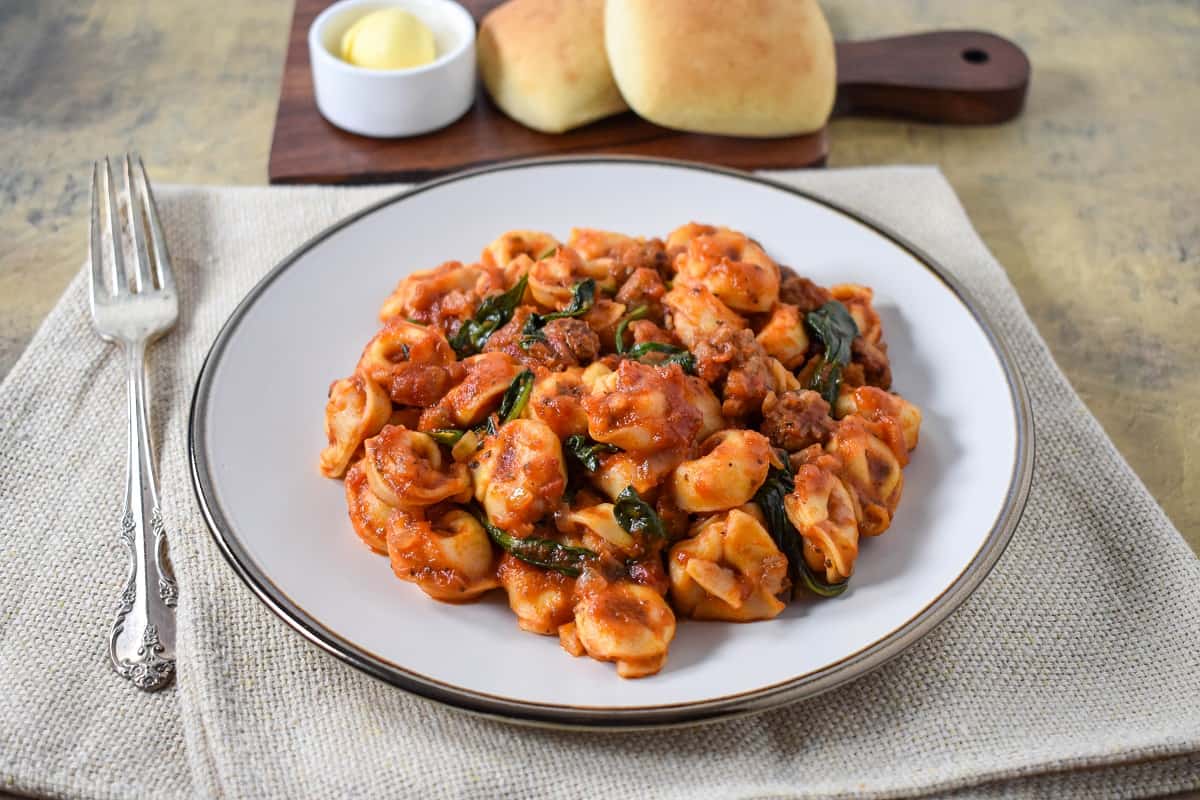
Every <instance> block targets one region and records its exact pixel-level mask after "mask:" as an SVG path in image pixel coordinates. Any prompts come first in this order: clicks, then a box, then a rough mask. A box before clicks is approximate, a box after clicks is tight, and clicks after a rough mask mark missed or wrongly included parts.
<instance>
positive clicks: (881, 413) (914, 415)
mask: <svg viewBox="0 0 1200 800" xmlns="http://www.w3.org/2000/svg"><path fill="white" fill-rule="evenodd" d="M849 414H857V415H858V416H860V417H862V418H863V419H865V420H867V421H868V422H871V423H876V424H879V425H890V424H894V425H896V426H897V427H898V428H899V431H900V437H899V438H900V440H901V441H902V442H903V447H899V446H896V445H895V444H894V443H895V441H896V437H895V436H893V435H889V434H888V433H887V432H885V429H880V430H876V432H875V435H876V436H879V438H881V439H883V440H884V441H885V442H887V443H888V445H889V446H891V447H892V449H893V452H895V453H896V458H898V459H899V460H900V464H901V466H903V465H905V464H907V463H908V451H910V450H912V449H913V448H915V447H916V446H917V441H918V439H919V438H920V430H921V409H919V408H917V407H916V406H914V405H913V404H912V403H910V402H908V401H907V400H905V399H904V398H903V397H900V396H899V395H895V394H891V393H890V392H885V391H883V390H882V389H878V388H876V387H874V386H859V387H857V388H855V389H847V388H846V387H843V391H842V392H841V393H840V394H839V395H838V402H837V415H838V416H839V417H844V416H847V415H849Z"/></svg>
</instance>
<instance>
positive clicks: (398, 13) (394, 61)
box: [341, 8, 437, 69]
mask: <svg viewBox="0 0 1200 800" xmlns="http://www.w3.org/2000/svg"><path fill="white" fill-rule="evenodd" d="M341 56H342V59H343V60H345V61H348V62H350V63H351V64H353V65H355V66H356V67H366V68H367V69H409V68H411V67H419V66H421V65H422V64H428V63H429V62H431V61H433V60H434V59H435V58H436V57H437V52H436V50H435V48H434V44H433V33H432V32H431V31H430V30H429V28H428V27H426V26H425V24H424V23H423V22H421V20H419V19H417V18H416V17H415V16H413V15H412V14H410V13H409V12H407V11H405V10H403V9H400V8H382V9H379V10H378V11H372V12H371V13H369V14H367V15H365V16H364V17H362V18H361V19H359V20H358V21H356V22H355V23H354V24H353V25H351V26H350V28H349V30H347V31H346V32H345V33H344V34H343V35H342V52H341Z"/></svg>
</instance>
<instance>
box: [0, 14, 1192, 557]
mask: <svg viewBox="0 0 1200 800" xmlns="http://www.w3.org/2000/svg"><path fill="white" fill-rule="evenodd" d="M824 5H825V7H826V9H827V12H828V14H829V16H830V20H831V23H832V25H833V27H834V29H835V31H836V32H837V34H838V35H839V37H840V38H855V37H859V38H862V37H869V36H876V35H886V34H891V33H907V32H913V31H920V30H929V29H935V28H949V27H971V28H982V29H988V30H992V31H995V32H997V33H1000V34H1003V35H1005V36H1008V37H1010V38H1012V39H1014V40H1016V41H1017V42H1018V43H1020V44H1021V45H1022V46H1023V47H1024V48H1025V49H1026V50H1027V52H1028V53H1029V55H1030V57H1031V59H1032V61H1033V65H1034V78H1033V84H1032V87H1031V90H1030V96H1029V103H1028V107H1027V110H1026V112H1025V115H1024V116H1023V117H1021V118H1020V119H1019V120H1017V121H1016V122H1014V123H1012V124H1009V125H1005V126H1002V127H997V128H978V129H963V128H939V127H930V126H925V125H915V124H906V123H897V122H888V121H881V120H838V121H836V122H834V123H833V124H832V126H831V134H832V139H833V152H832V157H831V159H830V165H831V166H851V165H866V164H890V163H935V164H938V165H939V166H940V167H941V168H942V170H943V171H944V172H945V173H946V175H947V176H948V177H949V179H950V182H951V183H952V184H953V185H954V187H955V189H956V190H957V191H958V193H959V195H960V197H961V198H962V200H963V202H964V204H965V205H966V208H967V211H968V213H969V214H970V215H971V218H972V220H973V221H974V223H975V225H976V227H977V228H978V229H979V231H980V232H981V234H982V236H983V238H984V240H985V241H986V242H987V244H988V245H989V246H990V247H991V249H992V251H993V252H994V253H995V254H996V256H997V258H998V259H999V260H1000V262H1001V263H1003V264H1004V265H1005V266H1006V267H1007V269H1008V271H1009V275H1010V276H1011V278H1012V280H1013V282H1014V283H1015V284H1016V286H1017V289H1018V291H1019V292H1020V295H1021V297H1022V299H1023V301H1024V303H1025V305H1026V306H1027V307H1028V309H1029V311H1030V313H1031V314H1032V316H1033V318H1034V320H1035V322H1036V323H1037V324H1038V327H1039V328H1040V329H1041V332H1042V334H1043V335H1044V336H1045V338H1046V340H1047V341H1048V342H1049V344H1050V347H1051V349H1052V350H1053V352H1054V355H1055V356H1056V358H1057V359H1058V361H1059V362H1060V364H1062V366H1063V368H1064V369H1065V371H1066V372H1067V374H1068V376H1069V377H1070V379H1071V381H1072V382H1073V383H1074V385H1075V387H1076V388H1077V389H1078V390H1079V392H1080V393H1081V394H1082V396H1083V398H1084V400H1085V401H1086V402H1087V404H1088V405H1089V407H1090V408H1091V409H1092V410H1093V411H1094V412H1095V414H1096V415H1097V416H1098V417H1099V419H1100V421H1101V422H1102V423H1103V425H1104V427H1105V428H1106V429H1107V431H1108V432H1109V434H1110V435H1111V436H1112V438H1113V439H1114V440H1115V441H1116V443H1117V446H1118V447H1119V448H1120V450H1121V451H1122V452H1123V453H1124V454H1125V456H1126V458H1128V459H1129V461H1130V462H1131V463H1132V465H1133V467H1134V469H1135V470H1136V471H1137V472H1138V474H1140V475H1141V476H1142V478H1143V480H1145V482H1146V483H1147V484H1148V486H1149V487H1150V489H1151V491H1152V492H1153V493H1154V495H1155V496H1156V497H1157V498H1158V499H1159V501H1160V502H1161V503H1162V504H1163V506H1164V507H1165V508H1166V510H1167V512H1168V514H1170V516H1171V517H1172V518H1173V519H1174V521H1175V522H1176V524H1177V525H1178V526H1179V528H1180V529H1181V530H1182V531H1183V534H1184V536H1185V537H1186V538H1187V539H1188V541H1189V542H1190V543H1191V545H1192V547H1193V549H1197V550H1200V333H1197V330H1196V327H1195V326H1196V321H1197V319H1200V166H1198V164H1200V160H1198V159H1197V158H1196V156H1195V152H1194V150H1195V147H1194V140H1195V129H1196V128H1197V126H1198V123H1200V47H1197V45H1196V43H1197V41H1200V5H1197V4H1196V3H1195V2H1193V1H1192V0H1178V2H1168V1H1166V0H1162V1H1160V2H1153V1H1152V0H1151V1H1149V2H1142V3H1136V4H1134V3H1128V2H1125V0H1097V1H1096V2H1091V3H1080V2H1071V0H1056V1H1055V2H1047V3H1036V4H1034V3H995V2H982V1H981V0H971V1H970V2H964V0H924V1H921V0H903V1H900V0H897V2H891V3H877V2H871V1H870V0H826V2H825V4H824ZM290 16H291V4H290V3H289V2H287V0H279V1H278V2H265V1H264V2H254V3H243V2H240V0H203V1H201V0H177V2H172V3H152V2H149V1H148V0H137V1H136V2H115V1H112V2H95V0H71V1H70V2H68V0H42V1H41V2H36V3H35V2H33V0H12V1H11V2H5V3H3V4H0V53H3V54H4V55H3V57H2V58H0V374H3V373H4V372H6V371H7V370H8V368H9V367H10V366H11V365H12V363H13V362H14V361H15V360H16V358H17V357H18V356H19V354H20V352H21V350H22V349H23V348H24V346H25V344H26V343H27V341H28V340H29V337H30V336H31V335H32V333H33V331H34V329H35V328H36V326H37V325H38V323H39V322H40V321H41V319H42V317H43V316H44V315H45V314H46V312H47V311H48V310H49V309H50V307H51V306H52V305H53V303H54V301H55V300H56V298H57V297H58V295H59V293H60V292H61V291H62V289H63V288H64V286H65V285H66V283H67V281H68V280H69V279H70V277H71V276H72V275H73V274H74V273H75V271H76V270H77V269H78V267H79V265H80V263H81V262H82V259H83V258H84V255H85V251H86V248H85V236H86V224H87V210H88V180H89V169H90V162H91V160H92V159H93V158H95V157H96V156H98V155H101V154H104V153H119V152H121V151H124V150H126V149H129V148H136V149H138V150H139V151H141V152H142V153H143V155H144V157H145V159H146V162H147V164H148V165H149V166H150V170H151V174H152V176H153V177H154V179H155V180H157V181H169V182H195V183H245V184H255V183H263V182H265V180H266V163H267V151H268V146H269V142H270V137H271V125H272V120H273V118H274V109H275V103H276V98H277V93H278V90H279V79H280V74H281V67H282V62H283V54H284V48H285V44H286V39H287V30H288V23H289V20H290ZM1078 468H1079V469H1087V465H1086V464H1080V465H1078ZM1130 534H1131V535H1136V532H1135V531H1131V532H1130Z"/></svg>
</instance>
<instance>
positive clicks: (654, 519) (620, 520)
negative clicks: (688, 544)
mask: <svg viewBox="0 0 1200 800" xmlns="http://www.w3.org/2000/svg"><path fill="white" fill-rule="evenodd" d="M613 516H614V517H616V518H617V524H618V525H620V526H621V527H622V528H624V529H625V532H626V533H630V534H634V533H642V532H645V533H652V534H654V535H655V536H658V537H661V538H663V539H666V538H667V529H666V528H664V527H663V522H662V519H661V518H660V517H659V516H658V512H657V511H655V510H654V508H653V507H651V505H650V504H649V503H647V502H646V501H645V500H643V499H642V497H641V495H639V494H638V493H637V489H634V488H633V487H632V486H626V487H625V489H624V490H623V491H622V492H621V493H620V494H619V495H617V502H616V503H615V504H614V505H613Z"/></svg>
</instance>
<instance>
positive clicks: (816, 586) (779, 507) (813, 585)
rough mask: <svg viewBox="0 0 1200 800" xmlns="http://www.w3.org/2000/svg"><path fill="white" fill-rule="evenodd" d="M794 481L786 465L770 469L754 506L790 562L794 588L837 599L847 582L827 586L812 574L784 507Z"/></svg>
mask: <svg viewBox="0 0 1200 800" xmlns="http://www.w3.org/2000/svg"><path fill="white" fill-rule="evenodd" d="M794 486H795V477H794V476H793V475H792V471H791V470H790V469H789V468H788V467H787V466H786V465H785V466H784V467H783V468H782V469H780V468H778V467H771V469H770V471H768V472H767V479H766V481H764V482H763V485H762V486H760V487H759V488H758V491H757V492H755V493H754V502H755V503H757V504H758V507H759V508H760V509H762V512H763V516H764V517H765V518H766V520H767V533H769V534H770V535H771V539H772V540H773V541H774V542H775V546H776V547H778V548H779V552H781V553H783V554H784V556H786V557H787V560H788V577H789V578H791V580H792V583H793V584H802V585H804V586H805V587H806V588H807V589H808V590H809V591H811V592H812V593H813V594H816V595H819V596H821V597H837V596H838V595H839V594H841V593H842V592H844V591H846V586H847V585H848V582H847V581H842V582H841V583H832V584H831V583H826V582H825V581H823V580H821V579H820V578H818V577H817V576H816V575H814V574H813V573H812V570H810V569H809V568H808V564H807V563H806V562H805V561H804V551H803V548H802V547H801V541H800V533H799V532H798V531H797V530H796V529H795V527H793V526H792V521H791V520H789V519H788V517H787V511H786V509H785V508H784V505H783V498H784V497H786V496H787V495H789V494H791V492H792V489H793V488H794Z"/></svg>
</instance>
